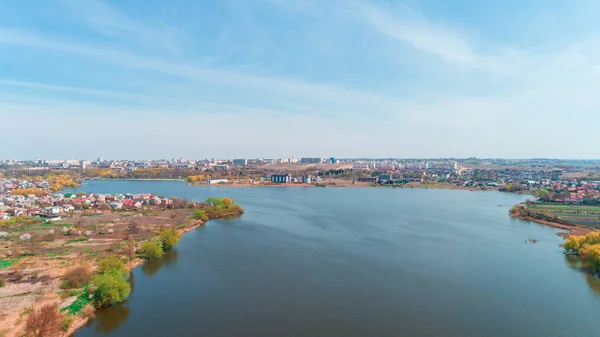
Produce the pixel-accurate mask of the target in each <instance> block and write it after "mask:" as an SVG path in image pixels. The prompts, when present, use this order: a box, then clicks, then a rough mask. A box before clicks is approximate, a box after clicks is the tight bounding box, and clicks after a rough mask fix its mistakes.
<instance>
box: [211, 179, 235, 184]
mask: <svg viewBox="0 0 600 337" xmlns="http://www.w3.org/2000/svg"><path fill="white" fill-rule="evenodd" d="M228 181H229V180H227V179H208V180H207V181H206V183H207V184H208V185H215V184H227V182H228Z"/></svg>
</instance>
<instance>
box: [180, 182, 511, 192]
mask: <svg viewBox="0 0 600 337" xmlns="http://www.w3.org/2000/svg"><path fill="white" fill-rule="evenodd" d="M187 185H188V186H192V187H219V188H256V187H279V188H283V187H305V188H325V187H327V188H392V189H394V188H397V189H425V190H427V189H431V190H454V191H471V192H489V191H499V190H498V188H494V187H487V188H484V189H481V188H473V187H462V186H454V185H448V186H443V185H442V186H440V185H437V186H428V185H409V186H406V185H402V186H398V185H396V186H395V185H373V184H368V183H360V184H359V183H357V184H336V185H327V184H324V186H317V185H315V184H301V183H285V184H260V183H259V184H249V183H228V184H213V185H209V184H191V183H187ZM507 193H511V192H507Z"/></svg>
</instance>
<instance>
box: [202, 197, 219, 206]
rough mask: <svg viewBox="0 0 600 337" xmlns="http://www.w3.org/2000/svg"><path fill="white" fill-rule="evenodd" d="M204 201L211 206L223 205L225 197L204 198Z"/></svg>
mask: <svg viewBox="0 0 600 337" xmlns="http://www.w3.org/2000/svg"><path fill="white" fill-rule="evenodd" d="M204 203H205V204H207V205H210V206H220V205H223V199H221V198H208V199H206V200H204Z"/></svg>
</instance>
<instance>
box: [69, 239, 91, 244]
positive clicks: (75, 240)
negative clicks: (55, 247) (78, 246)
mask: <svg viewBox="0 0 600 337" xmlns="http://www.w3.org/2000/svg"><path fill="white" fill-rule="evenodd" d="M87 240H88V239H86V238H79V239H73V240H69V241H67V244H70V243H75V242H83V241H87Z"/></svg>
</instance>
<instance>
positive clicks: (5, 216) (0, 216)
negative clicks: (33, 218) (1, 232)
mask: <svg viewBox="0 0 600 337" xmlns="http://www.w3.org/2000/svg"><path fill="white" fill-rule="evenodd" d="M9 218H10V216H9V215H8V213H6V212H0V220H8V219H9Z"/></svg>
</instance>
